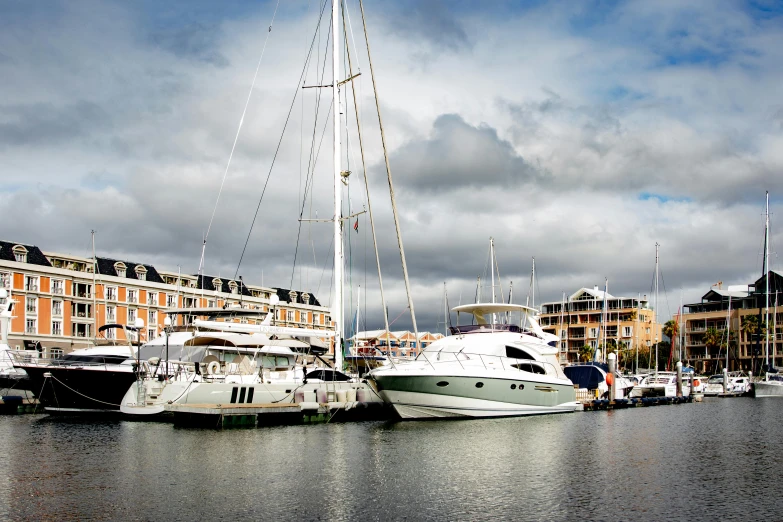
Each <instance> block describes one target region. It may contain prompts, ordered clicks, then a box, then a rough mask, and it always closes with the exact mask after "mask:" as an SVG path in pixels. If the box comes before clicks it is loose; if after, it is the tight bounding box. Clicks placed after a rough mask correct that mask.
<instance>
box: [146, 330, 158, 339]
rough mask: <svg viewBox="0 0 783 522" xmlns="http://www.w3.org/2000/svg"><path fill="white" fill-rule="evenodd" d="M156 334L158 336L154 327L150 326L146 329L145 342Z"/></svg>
mask: <svg viewBox="0 0 783 522" xmlns="http://www.w3.org/2000/svg"><path fill="white" fill-rule="evenodd" d="M157 336H158V332H157V330H156V329H155V328H150V329H149V330H147V342H149V341H151V340H153V339H154V338H155V337H157Z"/></svg>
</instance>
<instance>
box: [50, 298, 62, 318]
mask: <svg viewBox="0 0 783 522" xmlns="http://www.w3.org/2000/svg"><path fill="white" fill-rule="evenodd" d="M52 315H63V302H62V301H59V300H54V301H52Z"/></svg>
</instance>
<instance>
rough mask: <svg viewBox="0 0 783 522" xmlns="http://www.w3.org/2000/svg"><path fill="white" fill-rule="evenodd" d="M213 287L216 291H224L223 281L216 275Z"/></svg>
mask: <svg viewBox="0 0 783 522" xmlns="http://www.w3.org/2000/svg"><path fill="white" fill-rule="evenodd" d="M212 288H213V289H214V290H215V292H221V291H223V281H222V280H221V279H220V278H217V277H216V278H215V279H213V280H212Z"/></svg>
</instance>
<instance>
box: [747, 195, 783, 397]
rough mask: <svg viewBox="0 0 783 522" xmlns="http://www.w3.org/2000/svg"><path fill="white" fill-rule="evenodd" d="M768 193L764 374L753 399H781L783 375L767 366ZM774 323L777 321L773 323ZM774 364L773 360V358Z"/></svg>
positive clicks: (765, 241) (755, 388) (765, 251)
mask: <svg viewBox="0 0 783 522" xmlns="http://www.w3.org/2000/svg"><path fill="white" fill-rule="evenodd" d="M770 273H771V271H770V269H769V192H767V203H766V219H765V222H764V280H765V282H766V287H765V289H764V310H765V312H764V325H765V326H766V327H765V328H764V330H765V332H766V334H765V335H764V356H765V367H766V372H765V374H764V378H763V379H762V380H759V381H756V382H754V383H753V396H754V397H783V375H781V374H780V373H779V372H778V371H777V369H775V368H774V367H773V366H774V364H773V365H772V366H770V364H769V332H768V330H769V276H770ZM777 312H778V307H777V300H776V301H775V312H774V316H775V318H777ZM774 322H775V323H776V322H777V321H774ZM773 335H777V332H776V331H775V330H774V329H773ZM773 362H774V358H773Z"/></svg>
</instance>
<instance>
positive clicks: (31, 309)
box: [27, 297, 38, 314]
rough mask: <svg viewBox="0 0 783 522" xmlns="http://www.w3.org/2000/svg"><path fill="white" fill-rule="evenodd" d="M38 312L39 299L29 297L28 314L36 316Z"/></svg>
mask: <svg viewBox="0 0 783 522" xmlns="http://www.w3.org/2000/svg"><path fill="white" fill-rule="evenodd" d="M36 310H38V298H37V297H28V298H27V313H31V314H34V313H35V312H36Z"/></svg>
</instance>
